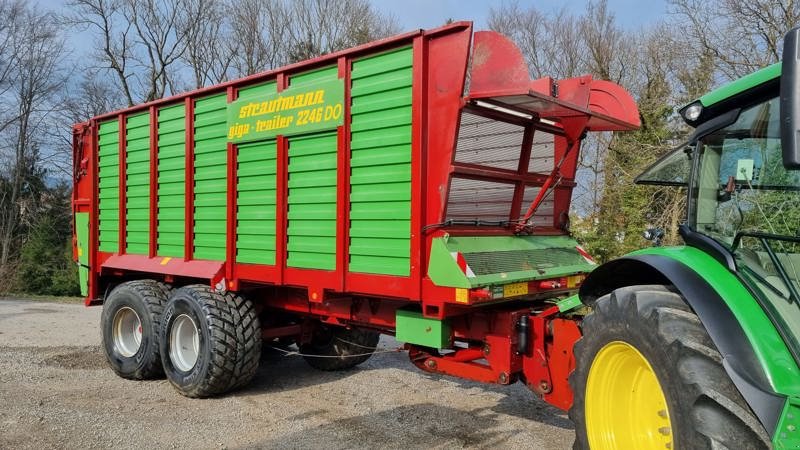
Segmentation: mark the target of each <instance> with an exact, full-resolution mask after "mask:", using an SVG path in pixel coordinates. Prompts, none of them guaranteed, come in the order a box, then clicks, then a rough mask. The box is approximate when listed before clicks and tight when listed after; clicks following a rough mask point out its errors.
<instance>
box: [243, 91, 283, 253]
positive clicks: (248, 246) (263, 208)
mask: <svg viewBox="0 0 800 450" xmlns="http://www.w3.org/2000/svg"><path fill="white" fill-rule="evenodd" d="M275 90H276V85H275V83H274V82H272V83H266V84H260V85H257V86H251V87H248V88H245V89H241V90H240V91H239V99H240V100H249V99H253V100H257V99H258V98H259V97H260V96H265V95H270V94H273V93H274V92H275ZM275 142H276V141H275V139H268V140H265V141H260V142H253V143H248V144H240V145H239V146H238V154H237V159H236V175H237V181H236V205H237V208H236V262H239V263H252V264H266V265H274V264H275V243H276V238H275V227H276V225H275V213H276V210H275V208H276V206H275V200H276V198H275V191H276V182H277V176H276V168H277V165H276V161H277V159H276V158H277V148H276V143H275Z"/></svg>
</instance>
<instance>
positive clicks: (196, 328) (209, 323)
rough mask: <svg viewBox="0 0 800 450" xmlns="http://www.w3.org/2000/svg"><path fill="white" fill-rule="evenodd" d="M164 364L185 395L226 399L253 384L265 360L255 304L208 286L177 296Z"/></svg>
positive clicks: (170, 307)
mask: <svg viewBox="0 0 800 450" xmlns="http://www.w3.org/2000/svg"><path fill="white" fill-rule="evenodd" d="M161 330H162V335H163V336H164V338H163V339H162V341H161V361H162V364H163V366H164V372H165V373H166V374H167V379H168V380H169V381H170V383H171V384H172V385H173V386H174V387H175V389H177V390H178V392H180V393H181V394H183V395H185V396H187V397H193V398H202V397H211V396H214V395H221V394H224V393H226V392H228V391H231V390H233V389H237V388H239V387H242V386H244V385H246V384H248V383H249V382H250V380H252V378H253V376H255V374H256V371H257V370H258V362H259V359H260V357H261V325H260V323H259V320H258V315H257V314H256V310H255V307H254V305H253V303H252V302H251V301H250V300H247V299H245V298H242V297H240V296H238V295H236V294H233V293H230V292H229V293H227V294H221V293H218V292H216V291H214V290H213V289H211V288H210V287H208V286H205V285H191V286H184V287H182V288H180V289H177V290H175V291H174V292H173V293H172V296H171V297H170V299H169V303H167V306H166V308H165V309H164V319H163V323H162V328H161Z"/></svg>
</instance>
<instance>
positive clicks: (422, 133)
mask: <svg viewBox="0 0 800 450" xmlns="http://www.w3.org/2000/svg"><path fill="white" fill-rule="evenodd" d="M427 48H428V46H427V41H426V40H425V37H424V36H417V37H415V38H414V43H413V52H414V56H413V69H412V77H413V81H412V85H411V96H412V99H411V101H412V108H411V110H412V116H411V130H412V131H411V260H410V263H411V267H410V271H409V275H410V278H411V283H410V285H411V292H410V297H411V298H412V299H420V298H421V297H422V253H423V251H424V249H423V243H424V241H423V239H422V223H423V221H422V214H423V211H424V210H425V208H424V199H425V190H424V186H425V180H424V178H425V170H426V169H425V160H426V159H427V151H426V150H427V149H426V146H425V140H426V134H427V126H426V120H427V115H426V113H425V111H426V110H427V107H426V106H427V105H426V103H427V98H426V96H425V92H426V90H427V86H426V81H427V80H426V79H425V74H426V73H427V71H426V69H427V67H426V66H427V64H428V55H427Z"/></svg>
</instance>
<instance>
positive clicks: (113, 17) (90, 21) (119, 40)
mask: <svg viewBox="0 0 800 450" xmlns="http://www.w3.org/2000/svg"><path fill="white" fill-rule="evenodd" d="M69 5H70V7H71V12H70V13H68V14H67V16H66V17H65V19H66V20H65V21H66V22H67V23H68V24H72V25H74V26H77V27H78V29H80V30H88V31H93V32H95V33H97V34H98V35H97V43H96V46H95V51H94V53H93V55H92V57H93V59H94V60H95V61H96V62H97V63H98V64H99V65H100V66H99V67H97V68H99V69H101V70H108V71H110V72H111V73H113V74H114V77H115V78H116V80H117V83H118V87H119V89H120V90H121V91H122V94H123V95H124V96H125V100H126V101H127V103H128V105H129V106H133V105H134V104H135V102H134V97H133V91H132V89H131V85H130V83H131V78H132V77H133V68H132V67H131V65H132V63H131V59H132V56H133V55H132V54H131V53H132V50H131V46H132V45H133V42H132V33H131V30H132V24H131V23H130V22H128V21H126V20H124V15H125V11H124V7H125V3H124V2H123V0H72V1H71V2H70V3H69Z"/></svg>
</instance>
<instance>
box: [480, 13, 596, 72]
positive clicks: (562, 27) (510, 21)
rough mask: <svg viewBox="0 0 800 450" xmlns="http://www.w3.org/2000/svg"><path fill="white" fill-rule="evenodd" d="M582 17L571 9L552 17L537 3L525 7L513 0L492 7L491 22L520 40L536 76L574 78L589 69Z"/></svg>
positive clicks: (527, 60)
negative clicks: (581, 32) (582, 32)
mask: <svg viewBox="0 0 800 450" xmlns="http://www.w3.org/2000/svg"><path fill="white" fill-rule="evenodd" d="M578 21H579V18H578V17H577V16H575V15H574V14H572V13H570V12H568V11H567V9H562V10H560V11H559V12H557V13H556V14H555V15H553V16H552V17H551V16H548V15H547V14H545V13H544V12H542V11H539V10H537V9H536V8H535V7H530V8H528V9H522V8H521V7H520V6H519V3H516V2H511V3H503V4H502V5H501V6H500V7H499V8H497V9H495V8H492V9H491V10H490V11H489V19H488V25H489V28H490V29H491V30H494V31H497V32H499V33H502V34H504V35H506V36H508V37H509V38H511V40H513V41H514V42H515V43H516V44H517V46H518V47H519V48H520V50H521V51H522V55H523V57H525V61H526V63H527V64H528V70H529V71H530V72H531V76H532V77H534V78H539V77H544V76H549V77H553V78H570V77H574V76H576V75H579V74H580V73H581V72H583V71H584V70H585V68H584V67H585V62H584V59H585V58H584V56H583V55H584V53H585V50H584V45H583V41H582V39H581V37H580V30H579V26H578Z"/></svg>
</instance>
